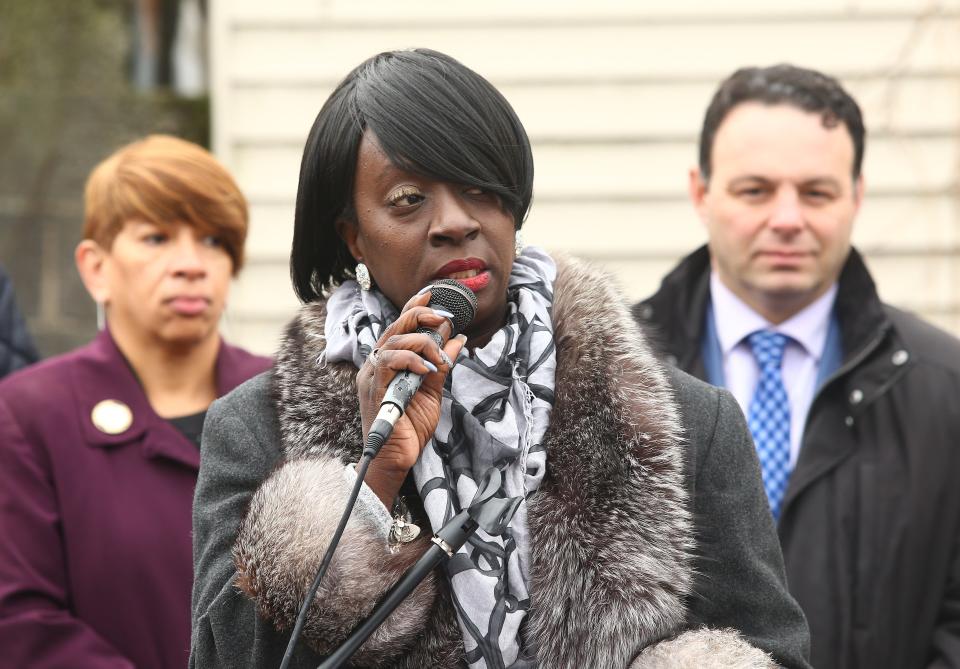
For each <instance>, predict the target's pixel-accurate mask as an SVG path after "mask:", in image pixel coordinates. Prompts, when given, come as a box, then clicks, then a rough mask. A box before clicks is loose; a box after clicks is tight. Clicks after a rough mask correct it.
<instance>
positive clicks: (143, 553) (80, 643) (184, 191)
mask: <svg viewBox="0 0 960 669" xmlns="http://www.w3.org/2000/svg"><path fill="white" fill-rule="evenodd" d="M84 199H85V221H84V227H83V240H82V241H81V242H80V243H79V245H78V246H77V249H76V254H75V257H76V262H77V267H78V269H79V271H80V276H81V278H82V280H83V282H84V285H85V286H86V288H87V291H88V292H89V293H90V295H91V297H93V299H94V301H95V302H96V304H97V310H98V315H100V316H101V318H100V320H101V330H100V332H99V334H98V335H97V336H96V338H95V339H94V340H93V341H92V342H91V343H90V344H87V345H86V346H83V347H81V348H79V349H77V350H75V351H72V352H70V353H67V354H65V355H61V356H58V357H55V358H52V359H50V360H46V361H44V362H41V363H39V364H37V365H34V366H33V367H30V368H27V369H25V370H22V371H19V372H17V373H15V374H13V375H11V376H9V377H7V378H6V379H4V380H3V382H2V383H0V536H2V537H3V540H2V541H0V648H2V649H3V657H4V660H3V663H4V664H5V666H12V667H84V668H85V669H94V668H108V667H109V668H111V669H112V668H115V667H116V668H120V667H137V668H138V669H150V668H157V669H159V668H171V669H172V668H173V667H183V666H184V665H185V664H186V662H187V657H188V651H189V646H190V583H191V580H192V568H191V554H190V509H191V504H192V500H193V490H194V486H195V483H196V478H197V471H198V468H199V465H200V434H201V429H202V426H203V421H204V417H205V414H206V411H207V408H208V407H209V406H210V403H211V402H213V400H214V399H216V398H217V397H220V396H221V395H224V394H225V393H227V392H229V391H230V390H231V389H232V388H234V387H235V386H237V385H238V384H240V383H241V382H243V381H245V380H246V379H248V378H250V377H252V376H254V375H255V374H257V373H259V372H261V371H264V370H265V369H267V368H268V367H269V365H270V360H269V359H267V358H263V357H259V356H254V355H251V354H250V353H247V352H245V351H243V350H241V349H239V348H236V347H233V346H230V345H228V344H226V343H225V342H224V341H223V340H222V338H221V337H220V335H219V333H218V327H219V323H220V318H221V315H222V314H223V309H224V307H225V305H226V299H227V293H228V289H229V286H230V280H231V277H232V276H234V275H236V274H237V272H239V271H240V268H241V266H242V265H243V245H244V240H245V239H246V235H247V221H248V219H247V204H246V201H245V199H244V197H243V195H242V194H241V192H240V190H239V188H238V187H237V185H236V183H235V182H234V181H233V178H232V177H231V176H230V175H229V174H228V173H227V171H226V170H225V169H224V168H223V166H222V165H220V164H219V163H218V162H217V161H216V160H215V159H214V158H213V156H211V155H210V154H209V153H208V152H207V151H206V150H204V149H203V148H201V147H199V146H196V145H195V144H191V143H190V142H186V141H183V140H180V139H177V138H175V137H168V136H160V135H156V136H150V137H147V138H146V139H144V140H141V141H138V142H134V143H133V144H130V145H128V146H125V147H123V148H121V149H120V150H118V151H117V152H116V153H114V154H113V155H111V156H110V157H109V158H107V159H106V160H104V161H103V162H102V163H100V164H99V165H98V166H97V167H96V168H95V169H94V170H93V172H92V174H91V175H90V177H89V179H88V181H87V186H86V192H85V198H84Z"/></svg>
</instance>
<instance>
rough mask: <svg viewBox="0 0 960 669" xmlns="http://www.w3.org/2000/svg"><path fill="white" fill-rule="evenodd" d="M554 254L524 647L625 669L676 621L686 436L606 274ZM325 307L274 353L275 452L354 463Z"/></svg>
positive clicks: (680, 603) (683, 552) (686, 534)
mask: <svg viewBox="0 0 960 669" xmlns="http://www.w3.org/2000/svg"><path fill="white" fill-rule="evenodd" d="M556 261H557V278H556V281H555V283H554V305H553V311H552V316H553V325H554V340H555V342H556V346H557V376H556V395H555V402H554V407H553V411H552V413H551V417H550V427H549V428H548V431H547V433H546V435H545V437H544V442H545V446H546V449H547V453H548V456H547V473H546V476H545V478H544V481H543V483H542V484H541V486H540V488H539V490H538V491H537V492H536V493H535V494H534V495H532V496H531V497H530V498H529V500H528V516H527V518H528V524H529V528H530V533H531V537H532V542H533V545H532V546H531V554H530V558H531V568H530V574H531V583H530V596H531V606H530V613H529V618H528V625H527V643H529V644H531V645H532V647H534V648H540V649H543V651H544V652H545V653H548V654H549V655H550V657H551V658H552V660H553V663H554V665H555V666H604V667H616V666H619V667H622V666H627V665H628V664H629V663H630V661H631V660H632V658H633V657H635V656H636V655H637V653H638V652H639V650H640V649H641V648H643V647H645V646H647V645H649V644H650V643H652V642H653V641H655V640H657V639H660V638H663V637H665V636H668V635H670V634H671V633H673V632H675V631H677V630H678V629H680V627H681V626H682V625H683V623H684V619H685V615H686V606H685V603H684V602H685V598H686V597H687V596H688V595H689V594H690V589H691V585H692V577H693V575H692V566H691V553H692V551H693V548H694V537H693V531H692V521H691V516H690V510H689V506H688V491H687V488H686V485H685V479H684V457H685V452H686V446H685V444H684V442H683V437H682V427H681V421H680V416H679V409H678V406H677V404H676V401H675V399H674V397H673V390H672V388H671V387H670V385H669V381H668V380H667V378H666V375H665V373H664V371H663V368H662V366H661V364H660V363H659V362H657V360H656V359H655V357H654V356H653V355H652V353H651V351H650V348H649V347H648V345H647V343H646V340H645V337H644V335H643V334H642V332H641V330H640V329H639V328H638V326H637V325H636V323H635V321H634V319H633V318H632V316H631V314H630V311H629V308H628V306H627V304H626V302H625V300H624V299H623V297H622V295H621V294H620V293H619V292H618V291H617V290H616V289H615V288H614V287H613V284H612V282H611V281H610V279H609V277H607V276H606V275H605V274H603V273H602V272H599V271H597V270H596V269H593V268H590V267H588V266H587V265H585V264H583V263H581V262H579V261H575V260H570V259H564V258H556ZM325 317H326V309H325V305H324V303H323V302H316V303H311V304H308V305H305V306H304V307H303V308H302V309H301V310H300V312H299V314H298V315H297V317H296V318H295V319H294V320H293V322H292V323H291V324H290V326H289V327H288V329H287V331H286V333H285V335H284V337H283V340H282V343H281V346H280V350H279V353H278V355H277V360H276V367H275V368H276V375H275V377H274V384H275V385H274V401H275V405H276V408H277V414H278V416H279V418H280V421H279V422H280V431H281V436H282V442H283V449H284V451H285V453H286V455H287V457H288V458H297V457H313V456H324V455H326V456H331V455H332V456H335V457H338V458H340V459H341V460H343V461H344V462H351V461H352V462H355V461H356V460H357V458H358V457H359V454H360V451H361V447H362V444H361V427H360V415H359V411H358V407H357V395H356V382H355V377H356V373H357V370H356V368H355V367H354V366H353V365H352V364H350V363H335V364H326V363H325V361H324V359H323V355H322V354H323V350H324V345H325V344H324V337H323V331H324V320H325ZM611 602H616V603H617V604H616V605H615V606H614V605H611ZM442 609H443V607H440V608H439V609H438V610H442ZM440 627H441V625H440V624H439V623H437V624H433V623H431V625H430V627H429V629H428V630H427V631H426V633H427V634H432V633H439V632H437V630H439V629H440ZM448 627H449V626H448ZM431 630H432V631H431ZM453 642H455V643H457V644H460V643H462V641H461V640H460V639H454V640H453Z"/></svg>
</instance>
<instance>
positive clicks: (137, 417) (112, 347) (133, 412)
mask: <svg viewBox="0 0 960 669" xmlns="http://www.w3.org/2000/svg"><path fill="white" fill-rule="evenodd" d="M71 374H72V379H71V385H72V387H73V394H74V401H75V403H76V405H77V415H78V416H80V421H81V429H82V431H83V436H84V438H85V440H86V442H87V443H88V444H89V445H90V446H93V447H97V448H119V447H127V446H129V445H133V444H136V443H137V442H140V445H141V449H142V452H143V455H144V457H147V458H151V459H152V458H164V459H167V460H172V461H174V462H177V463H179V464H182V465H184V466H187V467H190V468H191V469H194V470H198V469H199V467H200V453H199V451H198V449H197V447H196V446H194V445H193V444H192V443H191V442H190V441H189V440H188V439H187V438H186V437H185V436H183V435H182V434H181V433H180V432H179V431H178V430H177V429H176V428H175V427H173V425H171V424H170V423H169V422H167V421H165V420H164V419H162V418H160V416H158V415H157V414H156V412H154V410H153V408H152V407H151V406H150V403H149V402H148V401H147V397H146V395H145V394H144V392H143V388H142V387H141V386H140V383H139V381H138V380H137V378H136V376H135V375H134V373H133V370H132V369H130V366H129V365H128V364H127V361H126V360H125V359H124V357H123V355H122V354H121V353H120V350H119V349H118V348H117V345H116V343H115V342H114V341H113V338H112V337H111V336H110V333H109V331H108V330H106V329H105V330H103V331H101V332H100V333H99V334H98V335H97V337H96V338H95V339H94V340H93V342H92V343H91V344H90V345H89V346H88V347H87V348H86V350H85V351H84V352H83V354H82V355H81V356H80V357H79V358H78V361H77V364H76V365H75V366H73V367H71ZM111 401H112V402H116V403H119V404H121V405H122V406H124V407H126V409H127V410H129V413H130V420H129V424H128V425H127V426H126V428H125V429H123V430H120V429H119V427H121V426H123V425H124V423H123V422H114V423H113V425H116V427H115V428H114V427H111V423H110V422H109V421H108V422H107V425H106V428H107V429H104V424H103V423H102V422H101V421H95V420H94V414H95V412H98V411H102V409H103V406H104V403H105V402H106V403H110V402H111ZM120 411H122V409H120ZM97 423H100V427H98V425H97Z"/></svg>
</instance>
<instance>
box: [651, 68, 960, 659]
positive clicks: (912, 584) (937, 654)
mask: <svg viewBox="0 0 960 669" xmlns="http://www.w3.org/2000/svg"><path fill="white" fill-rule="evenodd" d="M864 135H865V132H864V128H863V122H862V118H861V115H860V110H859V108H858V107H857V104H856V102H855V101H854V100H853V99H852V98H851V97H850V96H849V95H848V94H847V93H846V92H845V91H844V90H843V89H842V88H841V87H840V85H839V84H838V83H837V82H836V81H835V80H833V79H831V78H829V77H826V76H824V75H822V74H820V73H817V72H813V71H809V70H803V69H800V68H795V67H791V66H786V65H781V66H776V67H771V68H763V69H761V68H749V69H744V70H740V71H738V72H736V73H734V74H733V75H732V76H731V77H730V78H729V79H727V80H726V81H725V82H724V83H723V84H722V85H721V86H720V89H719V90H718V91H717V93H716V95H715V96H714V98H713V101H712V102H711V105H710V107H709V109H708V110H707V114H706V119H705V122H704V127H703V131H702V134H701V138H700V161H699V168H698V169H694V170H692V171H691V176H690V192H691V198H692V200H693V203H694V205H695V207H696V209H697V211H698V213H699V215H700V217H701V219H702V221H703V223H704V225H705V226H706V228H707V232H708V237H709V243H708V244H707V246H705V247H703V248H700V249H698V250H697V251H695V252H694V253H693V254H691V255H690V256H688V257H687V258H685V259H684V260H683V261H681V263H680V265H679V266H678V267H677V268H676V269H674V270H673V271H672V272H671V273H670V274H668V275H667V276H666V278H665V279H664V280H663V284H662V286H661V288H660V290H659V291H658V292H657V293H656V294H655V295H654V296H653V297H651V298H649V299H647V300H645V301H643V302H641V303H639V304H637V305H636V306H635V307H634V315H635V317H636V318H637V319H638V320H640V321H642V322H644V323H646V324H647V325H650V326H652V327H653V329H654V330H655V331H657V332H658V334H659V339H660V341H661V342H662V346H661V348H662V350H663V352H664V354H665V355H666V356H667V357H668V359H670V360H671V361H673V362H675V363H676V364H677V365H678V366H679V367H680V368H682V369H684V370H686V371H688V372H691V373H692V374H694V375H696V376H698V377H700V378H702V379H705V380H708V381H710V382H711V383H714V384H715V385H720V386H725V387H727V388H728V389H730V390H731V391H732V392H733V393H734V395H735V396H736V397H737V399H738V400H739V402H740V405H741V408H742V409H743V411H744V413H745V414H746V415H747V417H748V423H749V424H750V428H751V432H752V433H753V436H754V440H755V442H756V445H757V448H758V453H759V455H760V458H761V468H762V470H763V474H764V484H765V488H766V491H767V494H768V501H769V503H770V506H771V510H772V511H773V513H774V516H775V517H776V518H777V523H778V532H779V535H780V540H781V544H782V548H783V553H784V558H785V562H786V568H787V580H788V584H789V587H790V590H791V591H792V593H793V594H794V596H795V597H796V598H797V599H798V601H799V602H800V604H801V606H802V607H803V609H804V611H805V613H806V615H807V619H808V621H809V624H810V631H811V640H812V647H811V663H812V664H813V666H815V667H818V668H821V669H823V668H826V669H830V668H832V667H837V668H840V667H844V668H847V667H891V668H892V667H896V668H897V669H907V668H912V667H948V666H960V554H958V547H960V484H958V482H957V480H958V473H960V403H958V399H957V398H958V397H960V342H958V341H957V340H956V339H954V338H953V337H951V336H950V335H948V334H946V333H944V332H941V331H940V330H938V329H936V328H934V327H933V326H931V325H929V324H927V323H925V322H923V321H922V320H920V319H918V318H916V317H915V316H912V315H910V314H907V313H904V312H902V311H900V310H898V309H895V308H893V307H891V306H889V305H886V304H883V303H882V302H881V301H880V298H879V297H878V295H877V292H876V288H875V286H874V283H873V281H872V279H871V277H870V274H869V272H868V270H867V268H866V266H865V264H864V262H863V259H862V258H861V256H860V254H859V253H858V252H857V251H856V250H855V249H853V248H852V247H851V245H850V233H851V229H852V224H853V220H854V218H855V216H856V213H857V210H858V209H859V205H860V202H861V199H862V196H863V180H862V178H861V174H860V167H861V162H862V158H863V148H864ZM758 333H759V334H758ZM771 351H774V354H772V355H771V353H770V352H771ZM784 391H785V392H784Z"/></svg>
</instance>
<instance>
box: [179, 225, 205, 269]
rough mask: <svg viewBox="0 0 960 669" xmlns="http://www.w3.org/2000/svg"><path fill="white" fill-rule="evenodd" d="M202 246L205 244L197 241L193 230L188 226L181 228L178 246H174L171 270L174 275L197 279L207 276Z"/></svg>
mask: <svg viewBox="0 0 960 669" xmlns="http://www.w3.org/2000/svg"><path fill="white" fill-rule="evenodd" d="M202 244H203V242H202V241H201V240H199V239H197V237H196V235H194V233H193V230H192V229H190V228H187V227H186V226H184V228H181V230H180V232H179V234H178V235H177V240H176V244H174V245H173V246H172V251H173V257H172V258H171V270H172V272H173V274H174V275H176V276H183V277H185V278H188V279H196V278H200V277H202V276H204V275H205V274H206V271H207V270H206V267H205V266H204V264H203V255H202V252H201V246H202Z"/></svg>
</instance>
